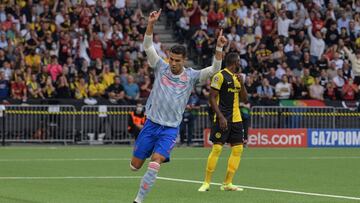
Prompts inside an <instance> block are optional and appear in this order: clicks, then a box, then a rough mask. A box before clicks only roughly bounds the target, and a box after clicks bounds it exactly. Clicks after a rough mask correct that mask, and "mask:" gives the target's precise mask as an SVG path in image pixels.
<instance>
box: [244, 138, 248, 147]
mask: <svg viewBox="0 0 360 203" xmlns="http://www.w3.org/2000/svg"><path fill="white" fill-rule="evenodd" d="M247 143H248V140H247V139H244V140H243V146H244V147H247Z"/></svg>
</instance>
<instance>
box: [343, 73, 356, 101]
mask: <svg viewBox="0 0 360 203" xmlns="http://www.w3.org/2000/svg"><path fill="white" fill-rule="evenodd" d="M358 92H359V87H358V86H357V85H356V84H354V81H353V79H352V78H350V79H349V80H348V81H347V82H346V83H345V85H344V86H343V87H342V91H341V93H342V99H344V100H355V98H356V96H357V94H358Z"/></svg>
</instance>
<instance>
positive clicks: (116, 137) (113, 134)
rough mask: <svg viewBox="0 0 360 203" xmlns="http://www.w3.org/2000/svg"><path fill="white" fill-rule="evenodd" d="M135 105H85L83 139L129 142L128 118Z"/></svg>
mask: <svg viewBox="0 0 360 203" xmlns="http://www.w3.org/2000/svg"><path fill="white" fill-rule="evenodd" d="M133 110H135V106H83V107H82V108H81V130H80V132H81V141H82V142H90V143H94V144H95V143H99V144H101V143H129V142H131V141H132V140H133V138H132V137H131V135H130V134H129V133H128V131H127V128H128V119H129V114H130V112H131V111H133Z"/></svg>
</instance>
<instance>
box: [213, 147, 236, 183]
mask: <svg viewBox="0 0 360 203" xmlns="http://www.w3.org/2000/svg"><path fill="white" fill-rule="evenodd" d="M242 152H243V145H236V146H233V147H231V154H230V157H229V161H228V167H227V172H226V177H225V181H224V184H229V183H232V180H233V178H234V175H235V172H236V170H237V169H238V167H239V165H240V160H241V154H242ZM209 159H210V157H209ZM216 160H217V159H216Z"/></svg>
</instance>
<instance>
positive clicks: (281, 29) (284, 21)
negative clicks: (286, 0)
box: [277, 10, 294, 37]
mask: <svg viewBox="0 0 360 203" xmlns="http://www.w3.org/2000/svg"><path fill="white" fill-rule="evenodd" d="M291 23H294V21H293V20H290V19H288V18H287V16H286V11H284V10H281V11H280V12H279V17H278V19H277V31H278V35H279V36H284V37H289V26H290V24H291Z"/></svg>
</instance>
